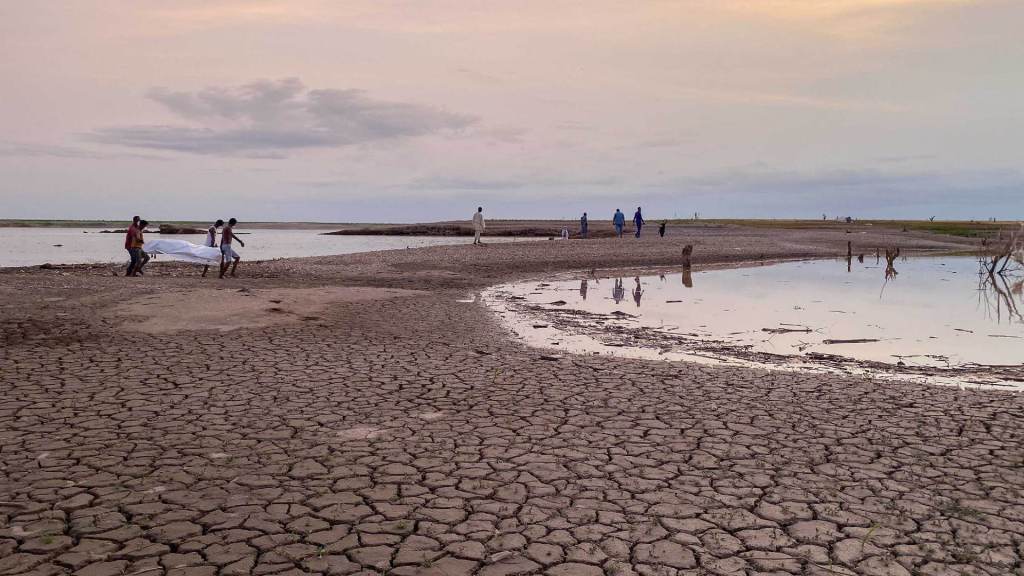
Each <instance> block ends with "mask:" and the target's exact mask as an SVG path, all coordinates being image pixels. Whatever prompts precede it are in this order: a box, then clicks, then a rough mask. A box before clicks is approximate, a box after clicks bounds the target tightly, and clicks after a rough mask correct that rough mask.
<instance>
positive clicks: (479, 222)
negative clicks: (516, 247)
mask: <svg viewBox="0 0 1024 576" xmlns="http://www.w3.org/2000/svg"><path fill="white" fill-rule="evenodd" d="M472 223H473V245H475V246H482V245H483V242H481V241H480V236H481V235H482V234H483V233H484V230H486V229H487V223H486V222H485V221H484V209H483V207H480V206H478V207H477V209H476V212H475V213H474V214H473V220H472ZM646 223H647V221H646V220H644V216H643V214H642V213H641V209H640V206H637V207H636V213H634V214H633V229H634V235H635V236H636V237H637V238H639V237H640V230H641V229H642V228H643V227H644V224H646ZM667 225H668V222H667V221H664V220H663V221H662V222H661V224H659V225H658V235H659V236H661V237H662V238H664V237H665V228H666V226H667ZM612 226H614V227H615V235H616V236H618V237H619V238H622V232H623V230H624V229H625V228H626V215H625V214H623V213H622V210H619V209H618V208H616V209H615V214H614V215H613V216H612ZM589 237H590V221H589V220H588V219H587V213H586V212H584V213H583V216H581V217H580V238H589ZM562 238H563V239H568V238H569V230H568V229H567V228H563V229H562Z"/></svg>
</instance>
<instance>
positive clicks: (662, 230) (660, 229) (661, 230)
mask: <svg viewBox="0 0 1024 576" xmlns="http://www.w3.org/2000/svg"><path fill="white" fill-rule="evenodd" d="M666 226H668V220H662V221H661V225H660V226H658V236H661V237H662V238H664V237H665V227H666Z"/></svg>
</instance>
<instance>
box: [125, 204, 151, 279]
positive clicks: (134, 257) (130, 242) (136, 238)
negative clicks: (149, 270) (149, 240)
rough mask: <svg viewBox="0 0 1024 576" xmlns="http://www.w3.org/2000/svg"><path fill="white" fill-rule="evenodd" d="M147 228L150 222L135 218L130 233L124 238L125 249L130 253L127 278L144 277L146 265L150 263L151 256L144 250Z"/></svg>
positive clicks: (129, 229)
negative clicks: (144, 234) (144, 233)
mask: <svg viewBox="0 0 1024 576" xmlns="http://www.w3.org/2000/svg"><path fill="white" fill-rule="evenodd" d="M146 226H149V222H147V221H145V220H143V219H142V218H139V217H138V216H135V217H134V218H132V225H131V226H129V227H128V231H127V233H126V234H125V236H124V249H125V250H127V251H128V258H129V260H128V270H127V271H126V272H125V274H124V275H125V276H142V275H143V274H144V273H145V272H143V270H142V269H143V268H145V267H146V263H148V262H149V254H146V251H145V250H143V249H142V247H143V246H145V244H146V239H145V238H144V237H143V232H145V230H146Z"/></svg>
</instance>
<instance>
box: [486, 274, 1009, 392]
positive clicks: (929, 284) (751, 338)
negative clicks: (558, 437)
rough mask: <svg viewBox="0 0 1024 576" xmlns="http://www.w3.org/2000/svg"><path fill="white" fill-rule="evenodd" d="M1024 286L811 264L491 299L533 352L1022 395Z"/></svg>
mask: <svg viewBox="0 0 1024 576" xmlns="http://www.w3.org/2000/svg"><path fill="white" fill-rule="evenodd" d="M1022 286H1024V275H1021V274H1020V273H1011V274H1008V275H1002V276H999V275H996V276H989V275H988V274H982V273H979V265H978V262H977V260H976V259H974V258H970V257H921V258H910V259H906V258H904V259H902V260H901V259H896V260H895V261H894V263H893V265H892V266H891V267H890V266H887V262H886V260H885V258H884V257H879V258H877V259H876V257H875V256H870V257H868V258H866V259H865V261H863V262H861V261H858V260H857V259H854V260H852V261H850V262H848V261H847V260H845V259H843V260H838V261H837V260H815V261H800V262H786V263H779V264H772V265H765V266H758V267H753V268H736V269H726V270H708V271H693V272H692V273H691V272H673V273H671V274H658V275H649V276H629V277H615V276H612V277H606V278H600V277H598V276H596V275H587V276H586V277H577V278H573V279H564V278H563V279H555V280H551V281H548V282H536V281H533V282H519V283H513V284H506V285H502V286H498V287H495V288H492V289H491V290H489V291H488V292H486V293H485V295H484V298H485V300H486V301H487V303H488V305H490V306H491V307H492V308H493V309H495V310H496V311H497V312H498V313H499V314H501V315H502V317H503V319H504V320H505V322H506V324H507V325H508V327H509V328H511V329H512V330H513V331H514V332H515V333H516V334H517V335H519V336H521V337H523V338H524V339H525V340H526V342H527V343H529V344H531V345H534V346H541V347H547V348H552V349H559V350H563V351H566V352H574V353H583V354H606V355H612V356H628V357H638V358H660V359H668V360H690V361H699V362H707V363H726V364H740V365H746V366H755V367H764V368H787V369H800V370H822V371H828V372H844V373H870V374H871V375H875V376H885V377H897V378H911V379H923V380H926V381H929V382H934V383H945V384H956V385H985V386H997V387H1000V388H1009V389H1017V390H1024V316H1022V313H1024V296H1022Z"/></svg>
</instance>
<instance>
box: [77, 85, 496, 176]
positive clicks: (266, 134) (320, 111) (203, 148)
mask: <svg viewBox="0 0 1024 576" xmlns="http://www.w3.org/2000/svg"><path fill="white" fill-rule="evenodd" d="M147 97H148V98H150V99H151V100H153V101H154V102H157V103H159V104H161V105H162V106H163V107H164V108H166V109H167V110H168V111H170V112H171V113H173V114H174V115H176V116H178V117H179V118H181V119H182V120H183V121H185V122H186V124H178V125H134V126H113V127H107V128H100V129H98V130H94V131H92V132H90V133H89V134H87V135H86V138H87V139H89V140H91V141H94V142H99V143H103V144H114V145H120V146H128V147H132V148H147V149H155V150H172V151H176V152H186V153H192V154H214V155H226V156H235V155H244V156H257V157H281V156H283V155H284V152H285V151H289V150H296V149H306V148H339V147H343V146H351V145H356V144H364V143H371V142H376V141H380V140H390V139H398V138H410V137H416V136H424V135H429V134H435V133H443V132H450V131H458V130H461V129H464V128H466V127H468V126H470V125H472V124H474V123H476V122H477V118H475V117H473V116H468V115H464V114H455V113H451V112H447V111H444V110H440V109H436V108H432V107H429V106H422V105H419V104H410V103H403V102H389V101H383V100H376V99H374V98H371V97H369V96H368V95H367V94H366V93H365V92H364V91H362V90H351V89H350V90H334V89H319V90H309V89H307V88H306V87H305V86H304V85H303V84H302V82H301V81H299V80H298V79H297V78H285V79H281V80H259V81H255V82H251V83H249V84H245V85H242V86H236V87H210V88H206V89H203V90H200V91H198V92H179V91H172V90H168V89H166V88H154V89H152V90H150V91H149V93H148V94H147Z"/></svg>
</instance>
